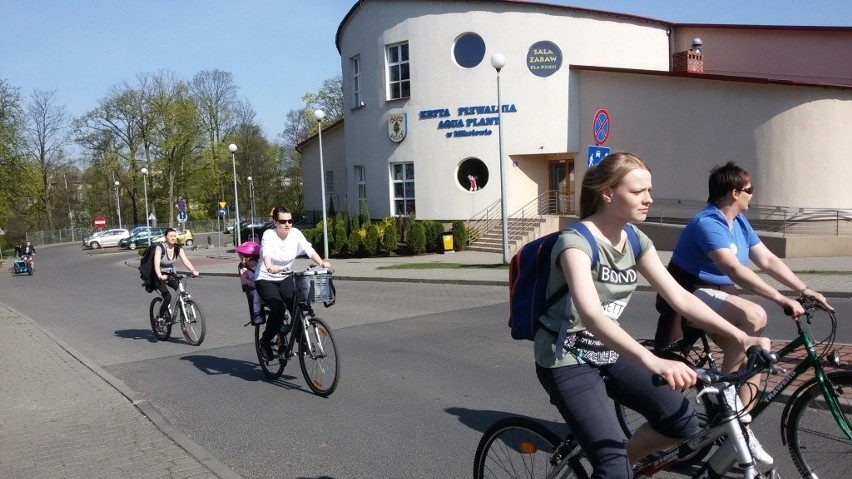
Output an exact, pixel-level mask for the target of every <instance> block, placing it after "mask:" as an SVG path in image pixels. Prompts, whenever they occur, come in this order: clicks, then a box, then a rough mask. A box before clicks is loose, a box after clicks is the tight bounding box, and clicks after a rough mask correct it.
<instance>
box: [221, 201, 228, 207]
mask: <svg viewBox="0 0 852 479" xmlns="http://www.w3.org/2000/svg"><path fill="white" fill-rule="evenodd" d="M227 204H228V202H227V201H220V202H219V208H224V207H225V206H226V205H227Z"/></svg>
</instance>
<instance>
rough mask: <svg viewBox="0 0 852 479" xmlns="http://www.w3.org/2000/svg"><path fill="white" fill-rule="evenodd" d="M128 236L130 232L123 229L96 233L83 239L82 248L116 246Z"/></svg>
mask: <svg viewBox="0 0 852 479" xmlns="http://www.w3.org/2000/svg"><path fill="white" fill-rule="evenodd" d="M128 236H130V232H129V231H127V230H126V229H124V228H113V229H108V230H102V231H96V232H94V233H92V234H90V235H89V236H86V237H85V238H83V247H84V248H94V249H98V248H104V247H107V246H118V242H119V241H121V240H122V239H123V238H127V237H128Z"/></svg>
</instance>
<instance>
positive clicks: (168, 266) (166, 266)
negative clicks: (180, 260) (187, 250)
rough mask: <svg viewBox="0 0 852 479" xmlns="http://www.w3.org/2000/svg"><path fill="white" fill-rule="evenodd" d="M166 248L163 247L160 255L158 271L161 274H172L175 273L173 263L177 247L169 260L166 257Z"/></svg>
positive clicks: (175, 258)
mask: <svg viewBox="0 0 852 479" xmlns="http://www.w3.org/2000/svg"><path fill="white" fill-rule="evenodd" d="M168 250H169V249H168V247H167V246H166V245H163V248H162V254H161V255H160V271H162V272H163V273H174V272H175V263H177V257H178V250H177V247H175V248H174V250H173V253H174V255H175V256H174V258H171V259H169V257H168V254H167V252H168Z"/></svg>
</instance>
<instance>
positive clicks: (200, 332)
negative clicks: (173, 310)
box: [180, 299, 207, 346]
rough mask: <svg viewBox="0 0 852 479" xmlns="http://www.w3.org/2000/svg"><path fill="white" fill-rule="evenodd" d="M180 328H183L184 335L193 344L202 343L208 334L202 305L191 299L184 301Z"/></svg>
mask: <svg viewBox="0 0 852 479" xmlns="http://www.w3.org/2000/svg"><path fill="white" fill-rule="evenodd" d="M180 328H181V329H182V330H183V337H184V338H186V341H187V342H188V343H189V344H191V345H193V346H198V345H199V344H201V342H202V341H204V336H205V335H206V334H207V322H206V321H205V320H204V313H202V312H201V307H200V306H198V305H197V304H196V303H195V301H193V300H191V299H187V300H185V301H184V308H183V311H182V312H181V315H180Z"/></svg>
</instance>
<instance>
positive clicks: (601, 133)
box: [592, 108, 611, 145]
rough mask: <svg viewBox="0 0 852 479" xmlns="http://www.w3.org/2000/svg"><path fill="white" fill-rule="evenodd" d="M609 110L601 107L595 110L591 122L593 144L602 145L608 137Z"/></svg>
mask: <svg viewBox="0 0 852 479" xmlns="http://www.w3.org/2000/svg"><path fill="white" fill-rule="evenodd" d="M610 126H611V123H610V120H609V112H608V111H606V110H604V109H603V108H601V109H600V110H598V111H596V112H595V121H594V122H593V126H592V128H593V131H594V135H595V144H596V145H603V144H604V143H606V140H607V138H609V130H610Z"/></svg>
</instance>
